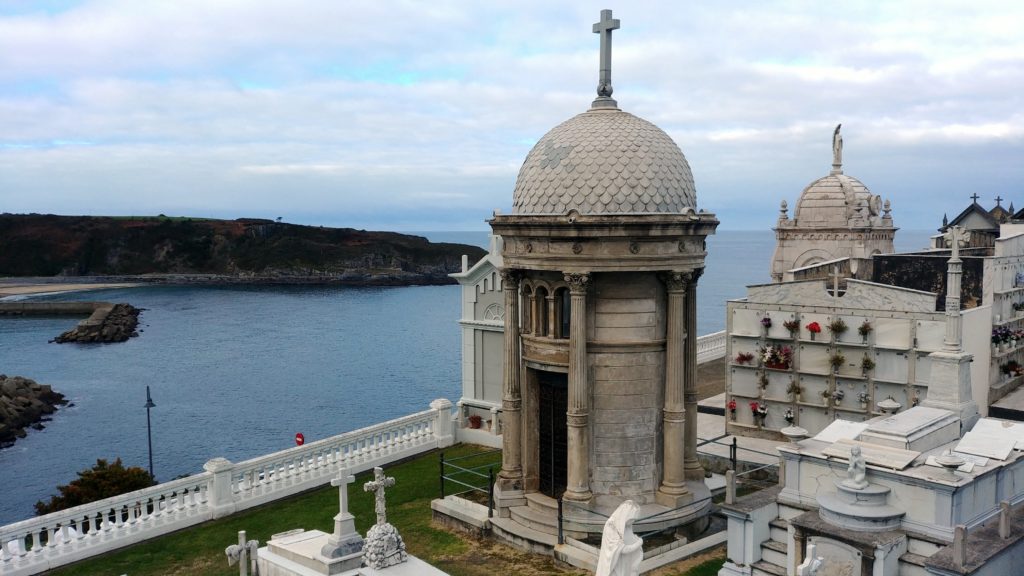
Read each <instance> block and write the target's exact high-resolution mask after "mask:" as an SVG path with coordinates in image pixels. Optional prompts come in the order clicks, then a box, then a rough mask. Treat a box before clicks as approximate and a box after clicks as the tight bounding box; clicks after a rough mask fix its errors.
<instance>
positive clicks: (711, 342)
mask: <svg viewBox="0 0 1024 576" xmlns="http://www.w3.org/2000/svg"><path fill="white" fill-rule="evenodd" d="M723 356H725V330H722V331H719V332H713V333H711V334H705V335H703V336H699V337H698V338H697V364H703V363H705V362H708V361H711V360H717V359H718V358H721V357H723Z"/></svg>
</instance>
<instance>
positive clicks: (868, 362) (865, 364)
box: [860, 354, 875, 374]
mask: <svg viewBox="0 0 1024 576" xmlns="http://www.w3.org/2000/svg"><path fill="white" fill-rule="evenodd" d="M860 369H861V370H863V371H864V373H865V374H867V373H868V372H870V371H872V370H874V369H875V361H874V360H873V359H872V358H871V357H870V356H868V355H867V354H865V355H864V357H863V358H861V359H860Z"/></svg>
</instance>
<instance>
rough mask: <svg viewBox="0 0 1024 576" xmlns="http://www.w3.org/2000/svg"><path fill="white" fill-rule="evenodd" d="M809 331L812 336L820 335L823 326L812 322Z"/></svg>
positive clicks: (808, 326) (808, 327)
mask: <svg viewBox="0 0 1024 576" xmlns="http://www.w3.org/2000/svg"><path fill="white" fill-rule="evenodd" d="M807 331H808V332H811V333H812V334H818V333H819V332H821V324H818V323H817V322H811V323H810V324H808V325H807Z"/></svg>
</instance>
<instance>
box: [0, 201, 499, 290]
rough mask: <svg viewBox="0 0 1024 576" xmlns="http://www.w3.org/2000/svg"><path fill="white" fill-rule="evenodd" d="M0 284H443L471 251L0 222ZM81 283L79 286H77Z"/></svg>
mask: <svg viewBox="0 0 1024 576" xmlns="http://www.w3.org/2000/svg"><path fill="white" fill-rule="evenodd" d="M0 247H2V249H0V275H2V276H7V277H13V278H19V277H20V278H34V279H44V278H45V279H47V281H52V280H54V279H63V280H65V281H69V282H73V283H88V282H91V281H96V282H102V283H117V284H120V283H164V284H235V283H238V284H337V285H357V286H369V285H373V286H403V285H424V284H427V285H429V284H452V283H454V280H452V279H451V278H449V277H448V274H450V273H452V272H457V271H459V270H460V268H461V263H462V256H463V255H467V256H469V258H470V259H471V260H472V261H476V260H478V259H479V258H480V257H482V256H483V255H484V250H483V249H482V248H480V247H478V246H470V245H466V244H453V243H432V242H430V241H428V240H427V239H426V238H424V237H421V236H414V235H408V234H399V233H395V232H373V231H366V230H355V229H352V228H329V227H322V226H301V225H296V224H288V223H283V222H277V221H271V220H264V219H254V218H241V219H238V220H214V219H204V218H180V217H174V218H172V217H166V216H152V217H148V216H147V217H142V216H139V217H135V216H133V217H106V216H55V215H46V214H0ZM86 279H88V280H86Z"/></svg>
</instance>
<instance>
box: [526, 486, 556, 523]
mask: <svg viewBox="0 0 1024 576" xmlns="http://www.w3.org/2000/svg"><path fill="white" fill-rule="evenodd" d="M526 506H527V507H529V508H532V509H534V510H537V511H538V512H543V513H545V514H551V515H552V516H554V517H555V518H558V500H555V499H554V498H552V497H550V496H547V495H544V494H540V493H538V492H529V493H527V494H526Z"/></svg>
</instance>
